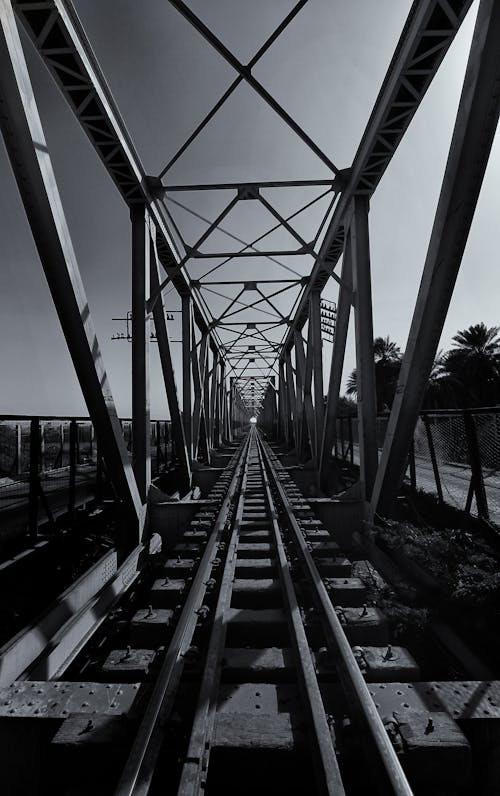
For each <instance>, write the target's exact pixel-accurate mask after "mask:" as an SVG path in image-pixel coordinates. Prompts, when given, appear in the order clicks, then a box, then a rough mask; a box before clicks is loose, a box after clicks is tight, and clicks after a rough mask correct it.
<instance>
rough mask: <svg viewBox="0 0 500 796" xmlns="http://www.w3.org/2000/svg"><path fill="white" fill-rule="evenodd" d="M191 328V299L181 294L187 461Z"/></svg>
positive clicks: (190, 427) (190, 432) (190, 446)
mask: <svg viewBox="0 0 500 796" xmlns="http://www.w3.org/2000/svg"><path fill="white" fill-rule="evenodd" d="M192 329H193V301H192V298H191V296H190V295H185V296H182V417H183V422H184V435H185V437H186V445H187V449H188V455H189V461H190V462H191V461H192V458H193V419H192V403H191V400H192V397H191V348H192V346H193V345H194V341H193V340H192V337H191V335H192Z"/></svg>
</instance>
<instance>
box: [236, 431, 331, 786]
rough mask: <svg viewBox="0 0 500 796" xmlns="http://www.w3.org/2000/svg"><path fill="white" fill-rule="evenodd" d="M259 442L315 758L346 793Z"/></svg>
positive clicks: (325, 778)
mask: <svg viewBox="0 0 500 796" xmlns="http://www.w3.org/2000/svg"><path fill="white" fill-rule="evenodd" d="M250 433H251V434H255V433H256V432H254V431H253V430H252V431H251V432H250ZM257 445H258V451H259V460H260V465H261V470H262V478H263V481H264V491H265V493H266V498H267V502H268V508H269V514H270V517H271V523H272V528H273V535H274V541H275V544H276V551H277V559H278V569H279V576H280V581H281V586H282V589H283V596H284V599H285V604H286V607H287V614H288V620H289V624H290V630H291V632H290V636H291V638H292V643H293V646H294V652H295V655H296V659H297V663H298V673H299V678H298V679H299V684H300V686H301V690H302V695H303V699H304V702H305V703H306V705H307V713H308V724H309V730H310V734H311V735H312V739H313V743H314V747H315V752H316V755H315V758H316V759H315V761H314V762H315V764H316V765H315V772H316V775H317V778H318V785H319V788H320V792H321V793H328V794H330V795H331V796H343V794H345V790H344V785H343V783H342V776H341V773H340V770H339V766H338V762H337V755H336V752H335V749H334V745H333V739H332V735H331V732H330V728H329V726H328V721H327V718H326V714H325V708H324V705H323V700H322V698H321V692H320V689H319V685H318V680H317V677H316V673H315V670H314V662H313V659H312V656H311V650H310V647H309V642H308V640H307V636H306V632H305V629H304V624H303V622H302V617H301V615H300V609H299V604H298V602H297V595H296V592H295V587H294V585H293V580H292V575H291V572H290V563H289V561H288V559H287V557H286V554H285V548H284V545H283V538H282V532H281V529H280V527H279V525H278V521H277V519H276V508H275V504H274V500H273V497H272V494H271V489H270V484H269V478H268V476H267V472H266V467H265V459H264V451H263V447H262V442H261V440H260V439H259V437H258V436H257ZM284 505H285V504H284Z"/></svg>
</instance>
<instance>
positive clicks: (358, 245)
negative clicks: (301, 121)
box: [349, 195, 378, 500]
mask: <svg viewBox="0 0 500 796" xmlns="http://www.w3.org/2000/svg"><path fill="white" fill-rule="evenodd" d="M352 201H353V215H352V219H351V225H350V228H349V234H350V236H351V246H352V284H353V299H354V319H355V328H356V371H357V379H358V383H357V391H358V445H359V464H360V467H359V475H360V480H361V488H362V494H363V496H364V498H365V500H369V499H370V496H371V493H372V490H373V485H374V483H375V476H376V473H377V465H378V451H377V399H376V392H375V362H374V358H373V319H372V288H371V275H370V243H369V235H368V197H367V196H362V195H357V196H355V197H354V199H353V200H352Z"/></svg>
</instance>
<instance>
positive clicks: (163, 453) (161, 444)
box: [0, 415, 175, 544]
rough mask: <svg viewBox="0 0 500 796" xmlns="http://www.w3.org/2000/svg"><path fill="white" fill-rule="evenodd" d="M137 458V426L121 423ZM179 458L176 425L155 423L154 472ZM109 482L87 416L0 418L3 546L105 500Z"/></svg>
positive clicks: (127, 440)
mask: <svg viewBox="0 0 500 796" xmlns="http://www.w3.org/2000/svg"><path fill="white" fill-rule="evenodd" d="M121 423H122V428H123V435H124V438H125V442H126V444H127V449H128V451H129V454H130V456H132V444H133V441H132V422H131V421H130V420H128V419H124V420H122V421H121ZM174 458H175V446H174V444H173V441H172V433H171V423H170V421H166V420H161V421H160V420H153V421H152V422H151V470H152V475H153V476H156V475H159V474H160V473H161V472H162V471H163V470H164V469H165V468H166V467H167V466H168V465H170V464H171V463H173V461H174ZM106 491H109V484H108V483H107V479H106V469H105V465H104V462H103V460H102V458H101V456H100V453H99V446H98V442H97V440H96V438H95V434H94V429H93V426H92V423H91V422H90V420H89V419H88V418H83V417H47V416H45V417H32V416H24V415H16V416H7V415H0V539H1V541H2V543H3V544H5V543H8V542H9V541H11V540H14V539H17V538H19V537H20V536H22V535H23V534H25V533H29V534H30V535H31V537H32V538H33V539H34V538H36V536H37V533H38V528H39V526H40V525H41V524H43V523H47V524H48V526H49V527H50V526H51V525H52V526H53V525H54V523H55V521H56V519H57V517H58V516H60V515H61V514H66V515H69V518H70V519H71V515H72V513H73V512H74V511H75V509H76V508H77V507H79V506H83V505H85V504H86V503H88V502H89V501H92V500H95V499H100V498H101V497H102V496H103V494H105V492H106Z"/></svg>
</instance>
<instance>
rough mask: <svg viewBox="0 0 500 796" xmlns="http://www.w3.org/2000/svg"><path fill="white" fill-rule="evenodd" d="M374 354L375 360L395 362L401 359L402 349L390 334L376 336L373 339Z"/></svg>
mask: <svg viewBox="0 0 500 796" xmlns="http://www.w3.org/2000/svg"><path fill="white" fill-rule="evenodd" d="M373 356H374V358H375V362H394V361H398V362H399V361H400V360H401V349H400V347H399V346H398V345H397V343H394V342H393V341H392V340H391V339H390V338H389V335H387V337H376V338H375V340H374V341H373Z"/></svg>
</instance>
